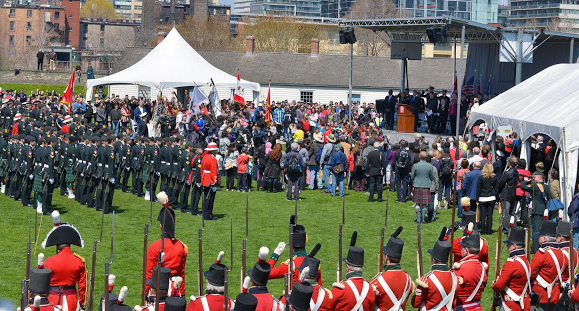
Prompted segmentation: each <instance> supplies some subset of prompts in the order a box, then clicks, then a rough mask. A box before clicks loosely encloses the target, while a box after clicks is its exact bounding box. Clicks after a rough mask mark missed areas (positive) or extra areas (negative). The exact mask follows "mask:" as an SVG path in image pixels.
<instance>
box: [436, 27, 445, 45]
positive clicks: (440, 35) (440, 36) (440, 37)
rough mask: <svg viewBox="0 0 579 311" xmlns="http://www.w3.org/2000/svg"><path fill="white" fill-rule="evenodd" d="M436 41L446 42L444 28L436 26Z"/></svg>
mask: <svg viewBox="0 0 579 311" xmlns="http://www.w3.org/2000/svg"><path fill="white" fill-rule="evenodd" d="M436 43H442V44H446V28H436Z"/></svg>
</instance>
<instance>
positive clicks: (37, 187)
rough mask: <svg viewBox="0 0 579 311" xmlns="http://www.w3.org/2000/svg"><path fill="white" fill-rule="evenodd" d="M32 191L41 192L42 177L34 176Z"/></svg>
mask: <svg viewBox="0 0 579 311" xmlns="http://www.w3.org/2000/svg"><path fill="white" fill-rule="evenodd" d="M32 190H34V192H42V176H40V175H34V182H33V183H32Z"/></svg>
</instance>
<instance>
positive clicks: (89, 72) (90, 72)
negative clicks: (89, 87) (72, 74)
mask: <svg viewBox="0 0 579 311" xmlns="http://www.w3.org/2000/svg"><path fill="white" fill-rule="evenodd" d="M86 79H87V80H90V79H94V69H93V68H92V65H91V64H90V63H89V64H88V68H87V69H86Z"/></svg>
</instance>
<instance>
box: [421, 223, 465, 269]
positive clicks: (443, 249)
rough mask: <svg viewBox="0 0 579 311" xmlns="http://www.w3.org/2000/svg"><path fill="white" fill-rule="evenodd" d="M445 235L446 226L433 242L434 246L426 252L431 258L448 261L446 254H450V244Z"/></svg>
mask: <svg viewBox="0 0 579 311" xmlns="http://www.w3.org/2000/svg"><path fill="white" fill-rule="evenodd" d="M463 216H464V214H463ZM445 235H446V227H444V228H442V231H441V232H440V236H439V237H438V240H437V241H436V243H434V247H433V248H431V249H429V250H428V253H429V254H430V256H431V257H432V258H434V259H436V260H437V261H439V262H446V263H448V255H449V254H450V250H451V249H452V245H451V244H450V242H448V241H445V240H444V237H445Z"/></svg>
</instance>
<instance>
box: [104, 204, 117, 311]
mask: <svg viewBox="0 0 579 311" xmlns="http://www.w3.org/2000/svg"><path fill="white" fill-rule="evenodd" d="M103 212H104V209H103ZM114 242H115V211H114V210H113V218H112V223H111V257H110V261H109V262H105V302H104V304H103V310H104V311H108V310H109V303H108V302H109V267H110V265H112V264H113V249H114V248H113V246H114Z"/></svg>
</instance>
